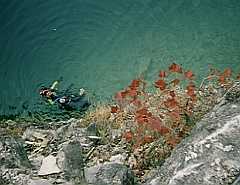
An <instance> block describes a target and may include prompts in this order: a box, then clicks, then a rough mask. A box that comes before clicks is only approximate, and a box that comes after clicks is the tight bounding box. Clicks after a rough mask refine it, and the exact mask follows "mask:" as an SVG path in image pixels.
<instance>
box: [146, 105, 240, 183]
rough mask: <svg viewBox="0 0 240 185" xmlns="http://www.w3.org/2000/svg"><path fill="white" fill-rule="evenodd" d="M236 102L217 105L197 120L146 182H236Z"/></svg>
mask: <svg viewBox="0 0 240 185" xmlns="http://www.w3.org/2000/svg"><path fill="white" fill-rule="evenodd" d="M235 102H237V103H235V104H234V103H226V104H224V105H221V106H220V105H218V106H216V108H215V109H214V110H213V111H212V112H210V113H209V114H207V115H206V116H205V117H204V118H203V119H202V120H201V121H200V122H198V123H197V125H196V126H195V128H194V129H193V130H192V132H191V134H190V136H189V137H187V138H186V139H185V140H184V141H183V142H182V143H181V144H180V145H179V146H178V147H177V148H176V149H175V150H174V151H173V152H172V155H171V156H170V157H169V158H168V159H167V160H166V162H165V163H164V164H163V166H161V167H160V168H159V169H157V170H155V171H152V173H151V175H149V178H148V180H147V183H146V185H193V184H201V185H226V184H234V185H236V184H239V175H240V103H239V101H235ZM237 181H238V182H237Z"/></svg>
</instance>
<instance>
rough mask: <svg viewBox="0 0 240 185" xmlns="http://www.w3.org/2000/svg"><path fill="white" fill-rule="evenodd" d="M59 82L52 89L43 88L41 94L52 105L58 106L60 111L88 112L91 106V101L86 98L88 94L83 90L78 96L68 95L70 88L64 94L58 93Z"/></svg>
mask: <svg viewBox="0 0 240 185" xmlns="http://www.w3.org/2000/svg"><path fill="white" fill-rule="evenodd" d="M58 83H59V81H55V82H54V83H53V85H52V86H51V87H50V88H47V87H43V88H41V89H40V92H39V94H40V95H41V96H42V98H44V99H45V100H46V101H47V102H49V103H50V104H52V105H53V104H55V103H56V104H58V106H59V108H60V109H64V110H69V111H71V110H81V111H82V110H86V109H87V108H88V107H89V106H90V101H89V100H88V98H87V97H86V92H85V90H84V89H83V88H81V89H80V90H79V93H78V94H73V93H72V94H70V95H69V93H67V92H68V91H69V88H68V89H67V90H65V92H64V93H59V94H58V93H57V91H56V86H57V84H58Z"/></svg>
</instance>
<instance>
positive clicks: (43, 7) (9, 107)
mask: <svg viewBox="0 0 240 185" xmlns="http://www.w3.org/2000/svg"><path fill="white" fill-rule="evenodd" d="M0 23H1V26H0V88H1V90H0V115H3V114H5V115H6V114H15V113H18V112H21V111H22V110H23V107H25V108H26V107H27V108H26V109H28V110H34V109H35V107H36V105H37V104H38V102H39V101H40V100H39V96H38V89H39V87H40V86H41V85H46V86H49V85H51V83H52V82H53V81H54V80H56V79H59V78H60V77H62V79H63V81H62V82H61V84H60V87H61V88H62V89H64V88H66V87H68V86H69V85H70V84H74V86H75V87H77V88H78V87H79V88H80V87H84V88H85V89H86V90H87V91H88V92H89V93H90V94H95V96H96V97H97V98H98V99H101V100H104V99H108V98H109V97H111V96H112V95H113V94H114V93H115V92H116V91H118V90H120V89H122V88H123V87H125V86H126V85H127V84H129V82H130V81H131V79H133V78H134V77H136V76H138V75H139V74H142V73H144V74H145V76H146V79H147V80H149V81H152V80H154V79H155V78H157V73H158V71H159V70H160V69H161V68H166V67H167V66H168V65H169V64H170V63H172V62H176V63H178V64H182V65H183V67H184V68H187V69H188V68H189V69H192V70H193V72H195V73H196V74H197V75H198V76H199V77H201V76H204V75H206V73H207V70H208V65H209V64H212V65H213V66H215V67H216V68H220V69H223V68H225V67H231V68H232V69H234V70H235V71H240V1H239V0H71V1H69V0H68V1H67V0H61V1H60V0H48V1H46V0H1V1H0Z"/></svg>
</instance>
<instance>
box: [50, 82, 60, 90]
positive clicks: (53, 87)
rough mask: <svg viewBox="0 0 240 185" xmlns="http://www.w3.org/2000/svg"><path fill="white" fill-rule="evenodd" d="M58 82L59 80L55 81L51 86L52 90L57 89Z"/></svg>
mask: <svg viewBox="0 0 240 185" xmlns="http://www.w3.org/2000/svg"><path fill="white" fill-rule="evenodd" d="M58 83H59V81H58V80H56V81H54V82H53V84H52V86H51V87H50V89H52V90H54V89H56V86H57V84H58Z"/></svg>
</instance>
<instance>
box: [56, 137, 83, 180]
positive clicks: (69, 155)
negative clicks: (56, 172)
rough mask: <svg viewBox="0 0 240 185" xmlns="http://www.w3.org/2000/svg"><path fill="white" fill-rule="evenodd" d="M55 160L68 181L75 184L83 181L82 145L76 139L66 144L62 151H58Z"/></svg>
mask: <svg viewBox="0 0 240 185" xmlns="http://www.w3.org/2000/svg"><path fill="white" fill-rule="evenodd" d="M57 160H58V165H59V166H60V168H61V169H62V170H63V172H64V176H65V178H66V179H67V180H68V181H72V182H74V183H75V184H78V183H81V182H83V181H84V172H83V169H84V160H83V155H82V147H81V145H80V143H79V142H78V141H72V142H70V143H68V144H66V145H65V146H64V147H63V149H62V151H60V152H59V153H58V156H57Z"/></svg>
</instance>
